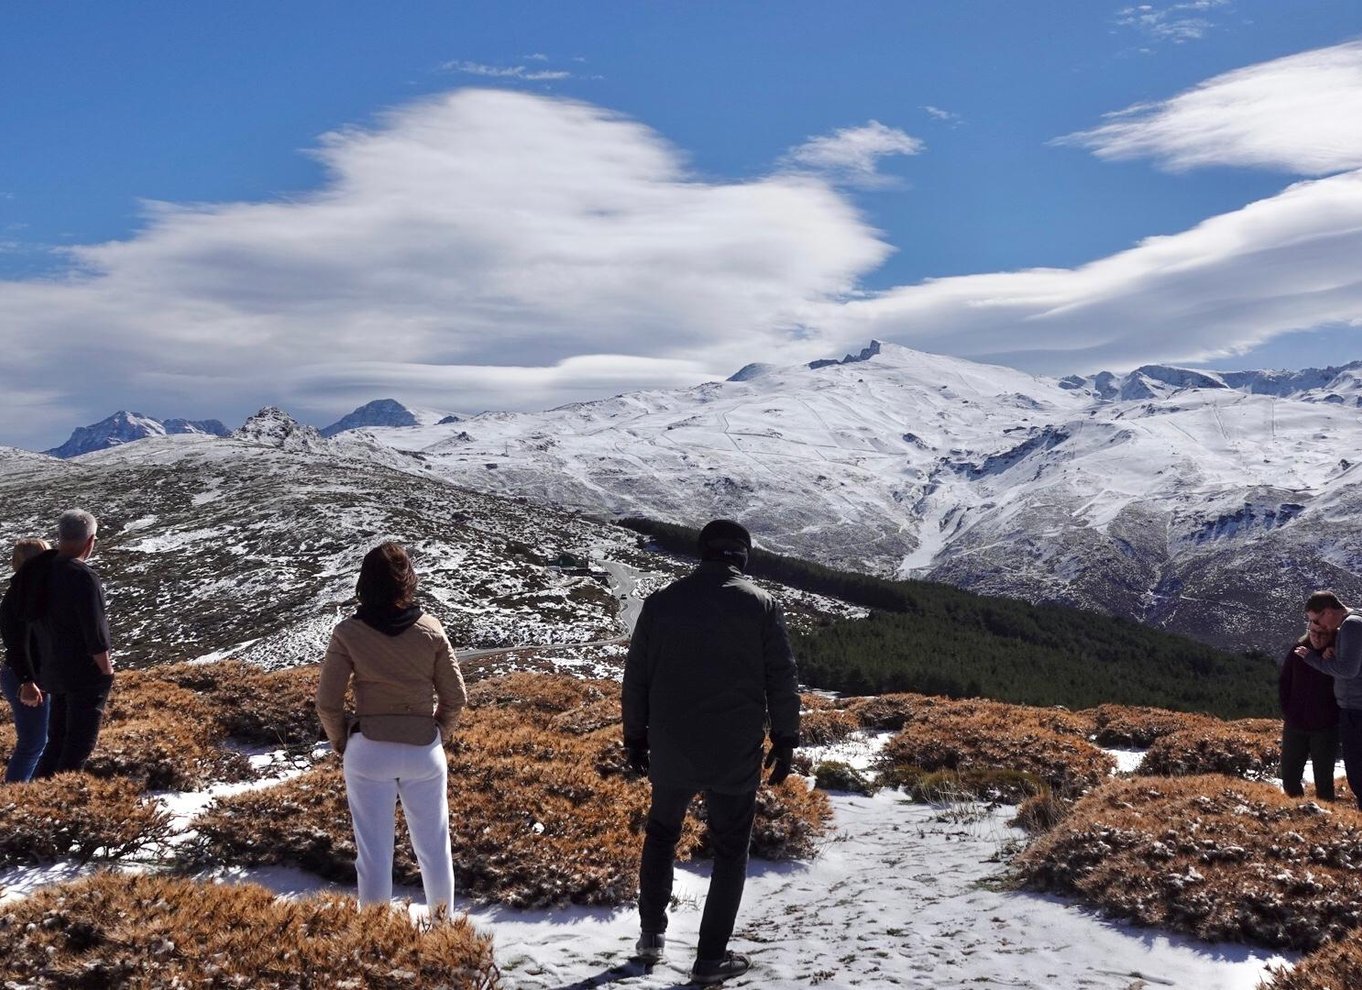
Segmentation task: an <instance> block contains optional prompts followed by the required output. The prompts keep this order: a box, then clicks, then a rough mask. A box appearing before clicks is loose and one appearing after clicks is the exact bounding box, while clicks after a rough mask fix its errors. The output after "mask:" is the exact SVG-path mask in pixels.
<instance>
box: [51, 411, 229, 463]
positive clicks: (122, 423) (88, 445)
mask: <svg viewBox="0 0 1362 990" xmlns="http://www.w3.org/2000/svg"><path fill="white" fill-rule="evenodd" d="M176 433H204V434H210V435H212V436H218V437H225V436H226V435H227V427H225V426H223V425H222V423H220V422H218V421H217V420H216V419H201V420H191V419H167V420H164V421H162V420H158V419H156V418H154V417H152V416H144V415H143V414H142V413H139V412H132V411H130V410H127V409H120V410H118V412H116V413H114V414H113V415H112V416H109V417H107V418H105V419H102V420H100V421H99V422H98V423H91V424H90V425H89V426H79V427H77V428H76V429H74V430H73V431H71V436H70V438H69V439H68V440H67V441H66V443H64V444H62V445H61V446H60V447H53V448H51V449H50V450H45V451H43V453H45V454H51V455H52V456H53V457H61V458H67V457H78V456H80V455H81V454H89V453H93V452H94V451H96V450H107V449H108V448H110V447H117V446H119V445H120V444H125V443H132V442H134V441H136V440H145V439H146V438H147V437H159V436H165V435H167V434H176Z"/></svg>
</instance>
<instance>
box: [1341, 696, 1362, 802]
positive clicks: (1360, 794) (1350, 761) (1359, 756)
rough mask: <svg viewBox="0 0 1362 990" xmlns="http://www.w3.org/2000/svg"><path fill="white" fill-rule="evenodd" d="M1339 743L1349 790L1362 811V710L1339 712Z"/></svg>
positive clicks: (1354, 709) (1343, 710)
mask: <svg viewBox="0 0 1362 990" xmlns="http://www.w3.org/2000/svg"><path fill="white" fill-rule="evenodd" d="M1338 741H1339V742H1340V743H1342V749H1343V767H1344V770H1345V771H1346V772H1347V775H1348V789H1349V790H1350V791H1352V792H1353V797H1355V798H1356V799H1357V807H1358V808H1359V809H1362V709H1356V708H1340V709H1339V710H1338Z"/></svg>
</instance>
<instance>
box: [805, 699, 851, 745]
mask: <svg viewBox="0 0 1362 990" xmlns="http://www.w3.org/2000/svg"><path fill="white" fill-rule="evenodd" d="M860 729H861V721H860V719H858V718H857V717H856V715H855V713H854V712H850V711H847V710H845V709H837V708H821V709H817V710H815V711H811V712H804V713H803V714H802V715H801V716H800V718H799V738H800V740H801V741H802V742H803V744H804V745H805V746H827V745H830V744H832V743H839V742H842V741H843V740H845V739H846V738H847V737H849V736H850V735H851V734H852V733H853V732H859V731H860Z"/></svg>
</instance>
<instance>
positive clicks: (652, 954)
mask: <svg viewBox="0 0 1362 990" xmlns="http://www.w3.org/2000/svg"><path fill="white" fill-rule="evenodd" d="M666 948H667V936H666V935H664V934H662V933H661V932H644V933H643V934H642V935H640V936H639V937H638V942H637V943H636V944H635V945H634V958H635V959H637V960H638V961H639V962H644V963H655V962H658V961H660V960H661V959H662V953H663V951H664V950H665V949H666Z"/></svg>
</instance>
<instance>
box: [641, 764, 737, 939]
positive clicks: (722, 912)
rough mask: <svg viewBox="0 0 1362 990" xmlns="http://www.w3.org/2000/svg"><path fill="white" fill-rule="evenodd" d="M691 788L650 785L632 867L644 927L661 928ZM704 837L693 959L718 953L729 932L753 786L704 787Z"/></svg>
mask: <svg viewBox="0 0 1362 990" xmlns="http://www.w3.org/2000/svg"><path fill="white" fill-rule="evenodd" d="M695 793H696V792H695V791H689V790H679V789H675V788H665V787H656V786H654V787H653V803H652V807H651V808H650V809H649V810H648V824H647V826H646V828H645V829H644V838H643V860H642V862H641V864H640V865H639V871H638V888H639V889H638V914H639V922H640V925H639V927H640V928H642V929H643V931H645V932H665V931H666V930H667V905H668V903H670V901H671V897H672V872H673V871H672V867H673V863H674V861H675V858H676V843H677V841H678V840H679V839H680V838H681V823H682V822H683V821H684V820H685V817H686V807H687V806H688V805H689V804H690V801H691V798H693V797H694V796H695ZM705 808H706V812H707V814H708V818H709V842H710V846H711V848H712V849H713V850H714V871H713V873H711V874H710V878H709V895H708V896H707V897H706V898H705V912H704V914H703V915H702V916H701V918H700V942H699V945H698V946H697V947H696V952H695V956H696V958H697V959H705V960H709V959H722V958H723V955H724V952H725V951H726V950H727V949H728V940H729V938H731V937H732V935H733V924H734V921H735V920H736V919H737V917H738V905H739V904H740V903H742V890H743V885H744V884H745V883H746V881H747V847H748V844H749V843H750V842H751V841H752V820H753V818H754V817H755V816H756V810H757V792H756V791H748V792H747V793H745V794H716V793H715V792H713V791H705Z"/></svg>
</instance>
